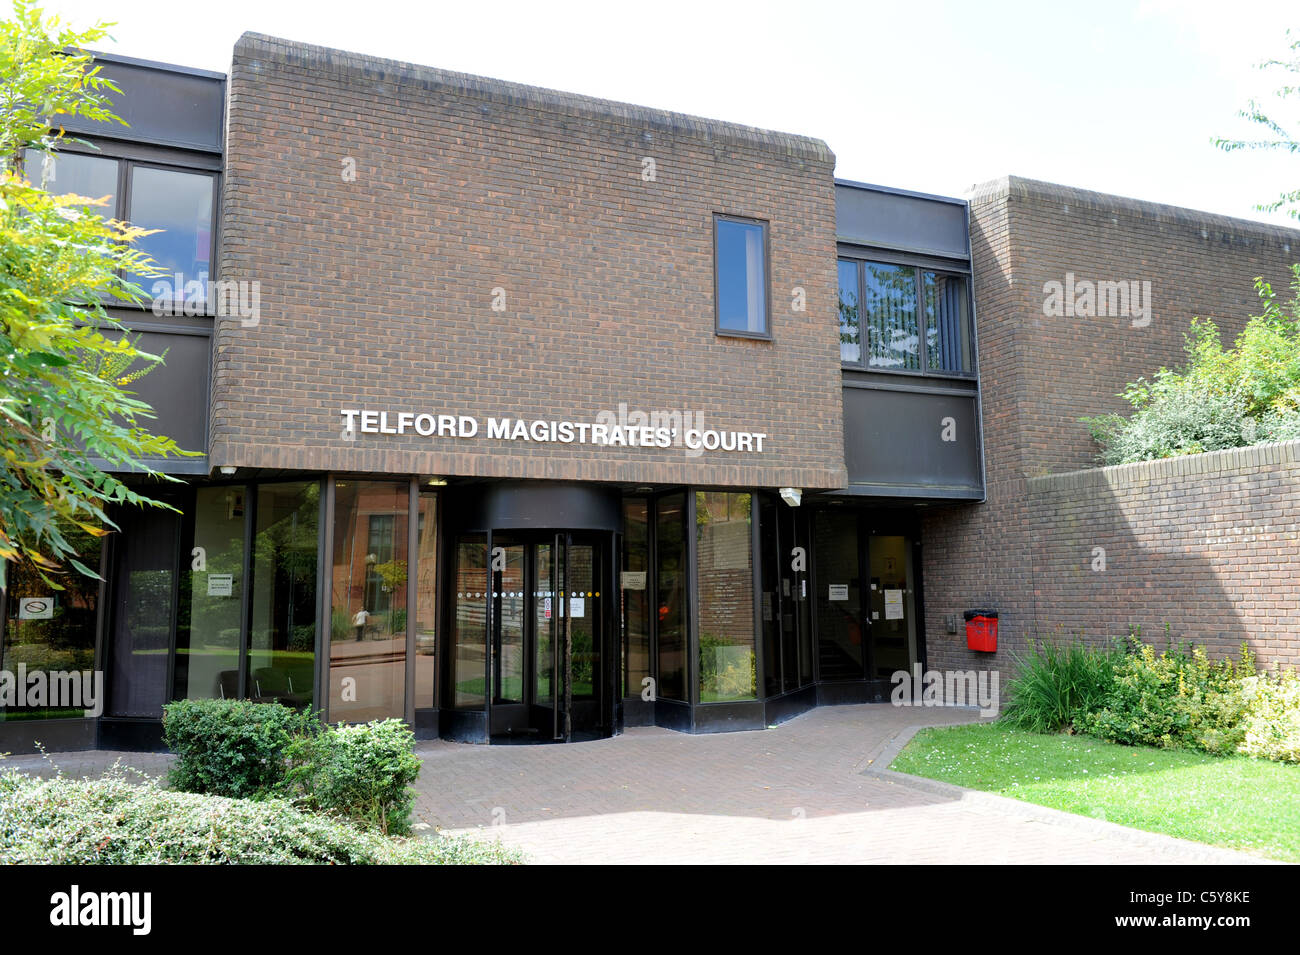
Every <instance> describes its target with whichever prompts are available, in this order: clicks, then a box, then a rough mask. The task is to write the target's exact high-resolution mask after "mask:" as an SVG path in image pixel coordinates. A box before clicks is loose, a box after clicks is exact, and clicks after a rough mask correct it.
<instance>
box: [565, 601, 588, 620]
mask: <svg viewBox="0 0 1300 955" xmlns="http://www.w3.org/2000/svg"><path fill="white" fill-rule="evenodd" d="M586 615H587V598H586V597H571V598H570V599H569V616H570V617H585V616H586Z"/></svg>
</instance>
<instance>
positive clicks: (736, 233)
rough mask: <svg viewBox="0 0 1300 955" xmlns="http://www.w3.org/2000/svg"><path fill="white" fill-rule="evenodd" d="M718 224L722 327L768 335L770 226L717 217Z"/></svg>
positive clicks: (720, 324)
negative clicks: (767, 241) (767, 240)
mask: <svg viewBox="0 0 1300 955" xmlns="http://www.w3.org/2000/svg"><path fill="white" fill-rule="evenodd" d="M715 223H716V230H717V235H716V239H717V248H716V256H717V270H718V276H717V280H718V329H719V330H720V331H732V332H744V333H747V334H753V335H766V334H767V271H766V270H767V262H766V257H767V250H766V241H765V240H766V227H765V226H764V225H763V224H762V223H759V222H737V221H736V220H734V219H717V220H715Z"/></svg>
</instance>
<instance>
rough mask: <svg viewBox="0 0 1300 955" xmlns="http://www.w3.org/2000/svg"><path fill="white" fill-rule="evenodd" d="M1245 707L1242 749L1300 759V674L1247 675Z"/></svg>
mask: <svg viewBox="0 0 1300 955" xmlns="http://www.w3.org/2000/svg"><path fill="white" fill-rule="evenodd" d="M1240 692H1241V695H1242V700H1243V704H1244V709H1245V717H1244V719H1243V721H1242V730H1243V733H1242V737H1243V738H1242V741H1241V743H1240V745H1239V746H1238V747H1237V749H1238V751H1239V752H1242V753H1245V754H1247V755H1248V756H1260V757H1263V758H1264V759H1275V760H1277V761H1279V762H1284V763H1300V677H1297V676H1296V674H1295V671H1294V670H1291V671H1288V672H1286V673H1285V674H1283V673H1278V674H1273V675H1270V674H1267V673H1261V674H1260V675H1259V676H1250V677H1246V678H1244V679H1243V680H1242V681H1241V683H1240Z"/></svg>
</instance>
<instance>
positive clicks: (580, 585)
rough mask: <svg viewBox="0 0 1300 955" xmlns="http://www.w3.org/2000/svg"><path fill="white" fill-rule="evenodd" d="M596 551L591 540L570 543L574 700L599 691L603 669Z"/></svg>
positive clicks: (571, 673)
mask: <svg viewBox="0 0 1300 955" xmlns="http://www.w3.org/2000/svg"><path fill="white" fill-rule="evenodd" d="M595 560H596V555H595V548H594V547H592V546H591V545H590V544H573V545H571V546H570V547H569V575H568V586H569V599H568V602H567V603H566V605H565V607H566V610H567V611H568V614H569V639H570V641H571V643H570V646H571V656H570V658H569V659H570V670H569V673H570V686H571V687H572V690H573V698H574V699H575V700H589V699H593V698H594V697H595V695H596V692H597V690H598V687H597V685H596V680H597V676H598V675H599V673H600V641H599V640H598V639H597V635H598V632H599V620H600V609H599V607H600V592H599V591H597V590H596V565H595Z"/></svg>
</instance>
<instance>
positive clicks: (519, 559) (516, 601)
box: [492, 544, 524, 703]
mask: <svg viewBox="0 0 1300 955" xmlns="http://www.w3.org/2000/svg"><path fill="white" fill-rule="evenodd" d="M493 550H496V551H497V552H498V556H497V559H496V561H494V566H499V563H500V561H501V560H502V559H504V562H505V564H504V569H499V570H495V571H494V572H493V574H492V627H493V629H494V630H495V633H494V634H493V639H492V644H493V661H492V667H493V669H492V680H493V686H492V702H493V703H522V702H523V701H524V545H523V544H511V545H508V546H501V545H498V546H497V547H494V548H493Z"/></svg>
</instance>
